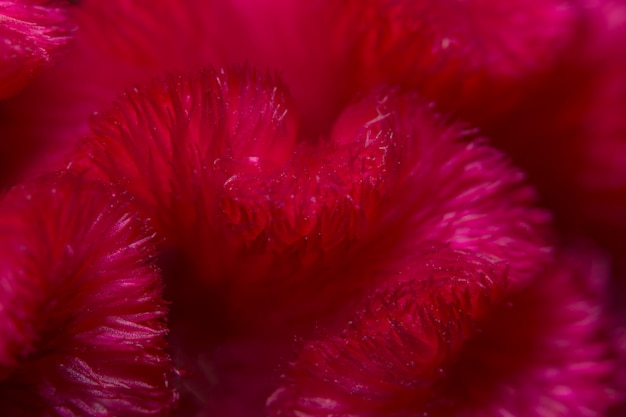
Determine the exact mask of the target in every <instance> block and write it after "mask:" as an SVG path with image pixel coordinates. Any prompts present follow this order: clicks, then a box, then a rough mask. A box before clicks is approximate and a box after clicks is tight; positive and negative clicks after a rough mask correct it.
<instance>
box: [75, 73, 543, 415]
mask: <svg viewBox="0 0 626 417" xmlns="http://www.w3.org/2000/svg"><path fill="white" fill-rule="evenodd" d="M298 121H299V120H298V119H297V118H296V117H295V115H294V114H293V113H292V112H291V111H290V98H289V95H288V94H286V93H285V91H284V89H283V87H282V86H281V83H280V82H278V81H277V80H276V78H275V77H272V76H269V75H261V74H258V73H257V72H256V71H253V70H250V69H248V68H239V69H233V70H222V71H213V70H211V69H208V70H204V71H202V72H200V73H199V74H197V75H194V76H191V77H186V76H182V75H172V76H169V77H167V78H165V79H163V80H158V81H155V82H154V83H153V84H152V85H151V86H150V87H148V88H139V89H135V90H131V91H129V92H127V93H126V95H125V96H123V97H122V98H121V99H120V100H119V101H118V103H117V106H116V108H115V109H114V110H113V111H110V112H107V113H105V114H103V115H102V116H101V117H99V118H98V119H96V120H94V123H93V126H92V129H93V134H92V135H91V136H90V137H88V138H87V139H86V140H85V141H83V143H82V144H81V146H80V147H79V148H78V149H77V151H76V152H75V153H74V154H73V155H72V158H71V163H70V164H69V166H70V167H71V169H73V170H76V171H79V172H83V173H84V174H85V175H87V176H90V177H92V178H94V179H97V180H100V181H103V182H106V183H113V184H116V185H117V186H119V187H122V188H124V189H127V190H129V192H130V193H131V194H132V195H133V196H134V204H135V205H136V207H138V209H140V210H141V212H142V213H144V215H145V216H146V217H149V218H151V219H152V220H153V222H154V226H155V228H156V229H157V230H158V231H159V232H160V233H161V235H162V236H164V237H165V238H166V240H165V243H164V246H163V250H165V251H166V252H168V253H170V254H172V255H173V258H171V259H170V261H169V262H170V264H169V265H166V266H165V271H166V284H167V285H168V288H169V289H168V296H169V297H170V299H171V300H172V302H173V305H172V313H171V321H170V323H171V326H172V337H173V340H174V341H173V349H174V356H175V358H176V359H177V364H178V366H179V367H181V368H182V369H184V370H185V371H184V372H183V374H182V381H181V382H180V384H181V385H180V387H181V390H182V391H183V394H182V395H183V397H182V398H183V402H182V404H181V409H182V410H185V411H184V412H183V414H184V415H206V413H213V414H219V415H222V414H224V415H226V414H229V413H233V412H234V413H236V414H240V415H257V413H258V412H259V410H260V409H261V408H262V404H263V402H264V401H265V398H267V396H268V395H269V394H270V393H271V391H272V389H273V387H274V381H275V380H276V377H277V375H276V369H277V366H278V365H279V364H280V363H281V360H282V359H281V358H285V357H286V356H287V354H288V352H289V350H290V346H291V343H292V342H291V339H292V338H293V336H294V335H301V336H305V335H307V334H309V333H310V332H311V331H312V330H313V328H314V327H315V326H316V325H318V326H322V327H325V326H330V327H334V326H337V325H340V323H342V318H343V317H345V314H346V312H349V311H350V309H351V306H353V305H354V303H356V302H358V300H359V299H361V298H362V297H363V296H364V294H367V293H368V291H369V290H370V289H371V288H372V287H373V286H374V287H375V286H377V285H378V284H379V283H381V282H386V281H388V280H389V274H390V273H391V272H390V271H395V272H394V273H402V271H405V270H407V268H409V266H407V262H408V263H409V264H410V263H411V262H413V259H414V258H415V257H417V256H418V254H419V253H422V252H423V251H424V250H426V249H427V248H429V247H431V246H432V245H433V244H434V245H444V246H446V245H447V246H449V247H450V249H460V250H463V251H465V252H466V253H473V252H476V253H479V254H480V256H481V259H484V261H485V262H490V263H494V264H495V265H498V268H505V267H508V268H509V276H510V279H511V282H512V283H513V285H514V286H518V285H519V286H523V285H525V283H526V282H527V281H528V280H529V279H530V278H531V277H532V276H533V275H534V274H535V273H536V272H538V271H539V270H540V269H541V268H542V265H543V264H545V263H546V262H547V260H548V258H549V255H550V247H549V243H548V238H547V232H546V230H545V227H546V223H547V221H548V217H547V215H546V213H545V212H543V211H542V210H538V209H536V208H534V207H533V205H532V204H533V201H534V194H533V192H532V190H531V189H529V188H528V187H526V186H524V185H523V183H522V180H523V175H522V174H521V173H520V172H518V171H516V170H514V169H512V168H510V167H509V166H508V164H507V163H506V160H505V159H504V158H503V156H502V155H501V154H500V153H499V152H497V151H495V150H493V149H491V148H490V147H488V146H487V145H486V144H484V142H483V141H482V140H480V139H477V138H476V137H475V135H474V132H473V131H471V130H468V129H467V128H464V127H463V126H462V125H458V124H454V123H450V122H448V121H447V120H446V119H445V118H442V117H441V116H438V115H437V114H436V113H434V112H433V111H432V109H431V108H430V106H429V105H427V104H426V103H424V101H423V100H421V99H420V98H418V97H417V96H415V95H411V94H400V93H397V92H395V91H387V92H385V91H380V92H378V93H375V94H372V96H370V97H367V98H364V99H363V100H361V101H359V102H356V103H354V104H353V105H352V106H350V107H348V108H347V109H346V110H345V111H344V113H343V114H342V115H341V116H339V118H338V120H337V123H336V124H335V126H334V127H333V129H332V130H331V133H330V135H329V137H322V138H317V137H308V136H306V135H303V134H302V133H301V132H300V131H299V124H298ZM470 258H471V257H470ZM459 262H462V261H459ZM467 262H468V263H470V262H471V261H467ZM409 270H410V268H409ZM462 271H463V269H462ZM424 275H425V274H424ZM411 285H412V284H411ZM472 285H474V284H472ZM477 285H478V284H477ZM498 285H500V283H498ZM450 296H451V297H456V296H457V295H456V293H454V294H452V293H451V295H450ZM464 306H465V305H464ZM218 317H219V318H218ZM261 329H262V330H261ZM270 347H271V348H270ZM260 357H262V358H263V359H262V360H261V362H262V363H265V364H270V365H271V366H269V369H268V366H267V365H265V366H264V365H261V366H257V365H255V362H258V361H259V358H260ZM203 363H205V365H203ZM206 364H210V365H206ZM229 369H231V370H230V371H228V370H229ZM244 370H248V371H249V372H252V375H250V376H247V375H246V373H244V372H243V371H244ZM252 370H256V371H252ZM255 372H257V373H255ZM229 381H232V382H229ZM243 381H253V382H243ZM242 384H243V385H245V386H246V387H247V388H241V385H242ZM252 387H255V388H252ZM241 398H247V400H246V401H244V405H243V406H242V404H241ZM233 410H237V411H233Z"/></svg>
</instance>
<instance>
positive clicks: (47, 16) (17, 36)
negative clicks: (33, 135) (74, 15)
mask: <svg viewBox="0 0 626 417" xmlns="http://www.w3.org/2000/svg"><path fill="white" fill-rule="evenodd" d="M63 5H64V4H63V2H57V3H56V4H55V3H54V2H49V1H44V0H5V1H2V2H0V99H2V98H7V97H9V96H11V95H14V94H16V93H17V92H19V91H20V90H21V89H22V88H24V87H25V86H26V85H28V84H30V83H31V82H32V80H33V79H34V78H35V77H36V76H37V75H39V73H40V72H41V71H43V70H44V69H45V68H46V67H48V66H50V65H51V63H52V56H53V54H54V52H55V50H56V49H57V48H59V47H60V46H62V45H63V44H65V43H66V42H67V40H68V39H69V32H70V24H69V22H68V20H67V16H66V12H65V10H64V8H63V7H62V6H63Z"/></svg>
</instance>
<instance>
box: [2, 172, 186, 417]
mask: <svg viewBox="0 0 626 417" xmlns="http://www.w3.org/2000/svg"><path fill="white" fill-rule="evenodd" d="M147 232H148V229H147V227H146V225H145V223H144V222H143V221H140V220H139V219H138V218H137V216H136V214H133V210H132V209H131V208H130V206H129V204H128V202H127V201H125V200H124V199H122V198H120V197H118V196H116V195H115V193H113V192H112V191H111V190H110V189H108V188H106V187H103V186H101V185H97V184H93V183H89V182H87V181H85V180H83V179H80V178H77V177H73V176H64V175H52V176H48V177H46V178H44V179H41V180H37V181H34V182H31V183H28V184H24V185H21V186H19V187H16V188H14V189H13V190H11V191H10V192H9V193H8V194H7V195H5V196H4V198H3V199H2V202H1V203H0V248H1V253H2V256H1V259H0V333H1V334H2V337H1V338H0V414H2V415H3V416H23V415H29V416H65V417H68V416H109V415H115V416H140V415H146V416H148V415H162V413H163V411H164V410H167V409H168V408H169V407H170V405H171V403H172V400H173V398H174V397H173V392H172V391H171V389H170V388H169V387H168V380H169V378H170V375H169V373H170V372H171V369H172V368H171V365H170V361H169V358H168V355H167V354H166V352H165V350H164V349H165V347H166V344H165V335H166V333H167V329H166V326H165V322H164V316H165V313H166V308H165V303H164V302H163V300H162V298H161V280H160V277H159V275H158V271H157V270H156V269H155V267H154V265H152V262H151V260H152V258H153V256H154V248H153V247H152V246H151V243H150V239H151V235H150V234H149V233H147Z"/></svg>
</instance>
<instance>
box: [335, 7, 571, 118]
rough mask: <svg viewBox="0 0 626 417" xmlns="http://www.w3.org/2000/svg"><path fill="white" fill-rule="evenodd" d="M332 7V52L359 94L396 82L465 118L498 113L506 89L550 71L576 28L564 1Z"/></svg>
mask: <svg viewBox="0 0 626 417" xmlns="http://www.w3.org/2000/svg"><path fill="white" fill-rule="evenodd" d="M337 7H338V11H337V15H338V16H339V23H338V24H337V29H336V30H338V32H337V35H336V38H337V39H342V40H344V42H336V45H337V47H338V51H340V52H339V53H341V54H346V53H348V56H349V57H351V59H352V60H353V62H354V63H353V68H352V69H351V71H350V72H349V74H350V76H351V77H354V76H355V74H358V76H360V77H361V78H360V81H359V82H360V84H361V87H362V88H365V89H368V88H371V86H372V85H378V84H388V83H399V84H400V85H403V86H406V87H410V88H417V89H418V90H419V91H420V93H422V94H423V95H425V96H426V97H428V98H430V99H433V100H435V101H436V102H437V103H438V104H442V105H443V108H446V109H451V108H453V109H461V110H464V111H469V112H471V111H472V110H474V111H475V110H476V109H475V107H476V106H477V105H482V106H481V107H480V108H481V110H483V111H484V110H485V109H484V105H487V104H488V105H489V106H491V107H492V108H495V105H496V103H497V106H502V104H503V102H502V100H503V97H502V95H501V93H502V92H501V91H499V90H500V89H501V88H502V87H503V86H506V85H509V84H511V82H518V81H519V80H523V79H524V78H525V77H528V76H529V75H533V74H535V73H536V72H537V71H540V70H542V69H545V68H546V67H549V66H550V65H551V64H553V61H554V56H555V55H556V54H557V52H559V51H560V50H561V49H562V48H563V46H565V44H566V43H567V42H568V41H569V40H570V37H571V33H572V29H573V26H574V23H575V19H574V17H575V13H574V10H572V8H573V7H572V5H571V4H570V3H569V2H567V1H563V0H531V1H524V0H514V1H506V2H502V1H498V0H469V1H457V0H447V1H440V0H434V1H432V0H419V1H389V0H369V1H366V2H363V1H358V0H354V1H349V2H342V3H341V5H340V6H337ZM346 40H347V41H346ZM346 48H347V51H346ZM358 76H357V77H358ZM516 86H517V87H519V84H517V85H516ZM510 93H512V92H511V91H510ZM504 98H506V97H504ZM490 101H494V102H492V103H490Z"/></svg>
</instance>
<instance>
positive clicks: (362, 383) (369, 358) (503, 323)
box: [268, 251, 617, 417]
mask: <svg viewBox="0 0 626 417" xmlns="http://www.w3.org/2000/svg"><path fill="white" fill-rule="evenodd" d="M434 255H435V256H433V254H430V256H427V257H426V258H425V259H423V260H421V262H424V263H423V264H422V265H420V264H419V262H420V261H418V260H415V263H414V264H413V265H416V264H417V267H413V268H410V269H408V270H407V271H403V272H405V273H406V274H403V275H402V276H400V279H392V280H390V282H389V283H387V284H386V285H384V286H382V287H380V288H377V289H376V290H375V291H373V292H372V293H371V294H370V295H369V296H368V298H367V299H366V300H365V301H364V302H363V304H364V305H363V306H362V308H361V310H360V311H359V312H358V313H357V314H356V316H355V317H354V318H352V320H350V321H349V322H348V324H347V325H346V327H345V329H344V330H342V331H340V332H338V333H337V334H332V333H331V334H329V335H325V337H324V338H322V339H318V340H313V341H307V342H305V343H303V344H302V346H301V348H300V351H299V353H298V355H297V357H296V359H295V360H294V362H293V363H292V364H291V365H290V367H289V368H288V369H287V370H286V371H285V374H284V375H283V384H282V387H281V388H279V389H278V390H277V391H276V392H275V393H274V394H273V395H272V396H271V397H270V398H269V400H268V410H269V414H270V415H271V416H302V415H306V416H373V417H374V416H382V415H393V416H416V415H419V416H477V417H478V416H483V417H485V416H537V417H539V416H563V417H565V416H581V417H582V416H603V415H605V412H606V411H607V410H608V409H609V405H610V404H612V403H614V401H615V398H616V392H615V387H614V386H613V388H611V378H612V374H613V372H614V367H615V366H616V364H617V362H616V360H615V356H614V353H615V352H613V351H612V348H611V346H612V345H611V342H612V340H611V336H610V331H609V328H608V323H607V322H606V321H605V316H604V315H603V313H602V311H601V307H600V305H601V303H602V297H600V298H598V295H597V294H596V293H595V291H594V290H593V289H592V288H593V287H595V286H597V284H598V283H597V282H594V281H598V280H601V281H605V282H606V277H604V276H601V275H602V273H601V272H599V271H602V270H603V268H598V266H599V265H598V262H599V261H598V260H596V259H591V258H588V259H584V257H585V256H586V255H583V259H582V260H581V259H578V260H576V261H572V260H568V259H567V258H568V257H569V256H571V255H566V256H564V257H563V259H562V260H561V261H560V262H559V263H555V265H553V266H551V267H550V268H549V269H547V270H546V271H544V272H543V273H542V274H541V275H540V276H539V277H538V279H537V280H536V281H534V282H533V283H532V284H531V285H530V286H528V287H525V288H523V289H521V290H520V289H518V290H514V291H503V289H505V286H504V285H503V283H504V282H505V281H503V280H502V273H503V272H502V271H497V270H494V269H493V267H492V266H490V265H489V264H488V263H485V262H484V261H481V260H480V259H475V258H472V257H471V256H468V254H462V255H461V254H458V253H457V254H455V253H450V252H445V251H444V252H439V253H435V254H434Z"/></svg>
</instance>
